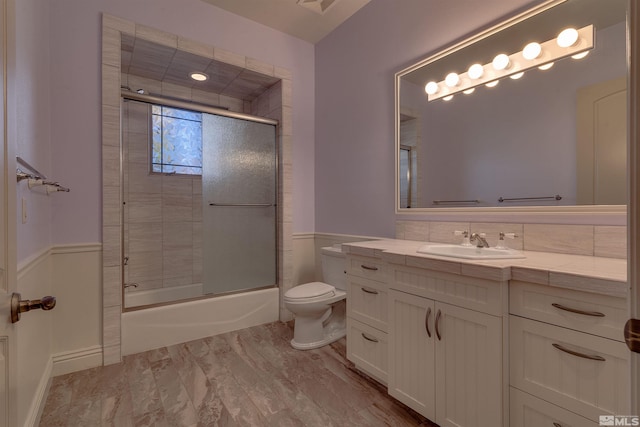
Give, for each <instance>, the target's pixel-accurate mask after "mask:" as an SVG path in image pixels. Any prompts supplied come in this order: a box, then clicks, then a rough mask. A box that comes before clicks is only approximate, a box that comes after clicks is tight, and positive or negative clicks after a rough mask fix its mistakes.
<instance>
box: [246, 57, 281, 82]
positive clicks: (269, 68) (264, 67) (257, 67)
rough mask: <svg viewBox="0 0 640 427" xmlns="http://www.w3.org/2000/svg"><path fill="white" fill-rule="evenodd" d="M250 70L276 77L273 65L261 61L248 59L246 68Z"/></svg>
mask: <svg viewBox="0 0 640 427" xmlns="http://www.w3.org/2000/svg"><path fill="white" fill-rule="evenodd" d="M245 68H247V69H248V70H251V71H255V72H257V73H260V74H264V75H265V76H272V77H273V76H274V74H275V73H274V67H273V65H271V64H267V63H266V62H263V61H260V60H259V59H254V58H247V62H246V66H245Z"/></svg>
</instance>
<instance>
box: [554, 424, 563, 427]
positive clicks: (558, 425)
mask: <svg viewBox="0 0 640 427" xmlns="http://www.w3.org/2000/svg"><path fill="white" fill-rule="evenodd" d="M553 427H562V424H560V423H553Z"/></svg>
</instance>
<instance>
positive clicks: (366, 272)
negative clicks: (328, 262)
mask: <svg viewBox="0 0 640 427" xmlns="http://www.w3.org/2000/svg"><path fill="white" fill-rule="evenodd" d="M385 265H386V264H385V262H384V261H383V260H381V259H378V258H370V257H361V256H356V255H349V256H348V257H347V273H349V274H351V275H354V276H358V277H363V278H365V279H370V280H376V281H378V282H384V281H386V275H385Z"/></svg>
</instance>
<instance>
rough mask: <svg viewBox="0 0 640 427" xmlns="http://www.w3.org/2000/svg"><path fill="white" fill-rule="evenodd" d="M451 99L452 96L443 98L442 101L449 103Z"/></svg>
mask: <svg viewBox="0 0 640 427" xmlns="http://www.w3.org/2000/svg"><path fill="white" fill-rule="evenodd" d="M452 99H453V95H447V96H445V97H444V98H442V100H443V101H451V100H452Z"/></svg>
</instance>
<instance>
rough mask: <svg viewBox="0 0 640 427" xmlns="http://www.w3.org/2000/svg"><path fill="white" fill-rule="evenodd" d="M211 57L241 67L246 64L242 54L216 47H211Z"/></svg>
mask: <svg viewBox="0 0 640 427" xmlns="http://www.w3.org/2000/svg"><path fill="white" fill-rule="evenodd" d="M213 59H215V60H217V61H220V62H225V63H227V64H231V65H235V66H237V67H242V68H244V66H245V64H246V58H245V57H244V56H243V55H240V54H237V53H233V52H230V51H228V50H225V49H222V48H217V47H214V48H213Z"/></svg>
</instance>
